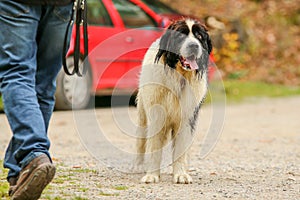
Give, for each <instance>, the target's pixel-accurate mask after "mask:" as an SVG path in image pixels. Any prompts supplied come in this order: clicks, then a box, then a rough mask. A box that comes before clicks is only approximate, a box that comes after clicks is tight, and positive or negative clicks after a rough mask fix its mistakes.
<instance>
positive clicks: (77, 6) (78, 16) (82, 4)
mask: <svg viewBox="0 0 300 200" xmlns="http://www.w3.org/2000/svg"><path fill="white" fill-rule="evenodd" d="M86 1H87V0H75V2H74V6H73V9H72V16H71V20H70V22H69V24H68V26H67V30H66V34H65V40H64V47H63V58H62V59H63V60H62V61H63V62H62V63H63V68H64V71H65V73H66V74H67V75H74V74H77V76H82V75H83V74H85V73H86V71H87V67H86V66H85V63H86V62H85V61H84V60H85V58H86V57H87V56H88V32H87V6H86ZM74 16H75V47H74V56H73V57H74V68H73V70H72V71H71V72H70V71H69V69H68V66H67V61H66V54H67V51H68V49H67V47H68V46H69V45H68V41H69V40H68V37H69V33H70V31H71V26H72V25H73V23H74ZM81 25H82V29H83V46H84V47H83V49H84V52H83V57H82V56H81V53H80V34H81V31H80V26H81ZM80 58H82V59H83V61H84V62H83V69H82V73H81V72H80V70H79V61H80Z"/></svg>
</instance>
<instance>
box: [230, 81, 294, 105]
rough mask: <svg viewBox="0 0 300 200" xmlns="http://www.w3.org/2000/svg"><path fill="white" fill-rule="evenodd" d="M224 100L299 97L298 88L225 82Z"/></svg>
mask: <svg viewBox="0 0 300 200" xmlns="http://www.w3.org/2000/svg"><path fill="white" fill-rule="evenodd" d="M224 87H225V92H226V98H227V100H228V101H241V100H243V99H246V98H252V97H285V96H292V95H300V87H291V86H284V85H277V84H267V83H263V82H249V81H235V80H231V81H225V82H224Z"/></svg>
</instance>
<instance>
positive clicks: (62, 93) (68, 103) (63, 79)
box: [55, 56, 92, 110]
mask: <svg viewBox="0 0 300 200" xmlns="http://www.w3.org/2000/svg"><path fill="white" fill-rule="evenodd" d="M73 59H74V58H73V56H70V57H68V58H67V61H66V62H67V66H68V68H69V69H70V71H71V70H73V69H74V60H73ZM82 63H83V61H82V60H80V61H79V66H83V65H82ZM87 66H88V65H87ZM91 77H92V75H91V70H90V68H89V67H88V69H87V71H86V74H84V75H83V76H82V77H79V76H77V75H76V74H74V75H72V76H69V75H67V74H66V73H65V72H64V70H63V69H61V70H60V72H59V73H58V76H57V79H56V93H55V98H56V102H55V109H56V110H71V109H76V110H78V109H85V108H87V107H88V105H89V103H90V100H91V85H92V78H91Z"/></svg>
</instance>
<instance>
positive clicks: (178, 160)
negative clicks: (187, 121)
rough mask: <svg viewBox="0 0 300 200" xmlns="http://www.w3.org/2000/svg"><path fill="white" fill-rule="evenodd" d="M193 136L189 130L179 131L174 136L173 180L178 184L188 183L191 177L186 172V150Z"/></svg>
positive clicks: (190, 181)
mask: <svg viewBox="0 0 300 200" xmlns="http://www.w3.org/2000/svg"><path fill="white" fill-rule="evenodd" d="M192 140H193V137H192V134H191V132H190V131H181V132H180V133H179V134H177V136H176V137H175V138H174V141H173V143H174V151H173V182H174V183H179V184H190V183H192V182H193V179H192V177H191V176H190V175H189V174H188V173H187V163H188V162H187V159H188V151H189V148H190V146H191V143H192Z"/></svg>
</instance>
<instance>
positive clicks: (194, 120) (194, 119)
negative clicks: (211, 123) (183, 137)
mask: <svg viewBox="0 0 300 200" xmlns="http://www.w3.org/2000/svg"><path fill="white" fill-rule="evenodd" d="M201 105H202V102H201V103H200V104H199V105H198V106H197V107H196V108H195V109H194V114H193V116H192V117H191V118H190V126H191V133H192V134H193V133H194V131H195V128H196V123H197V119H198V114H199V110H200V108H201Z"/></svg>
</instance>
